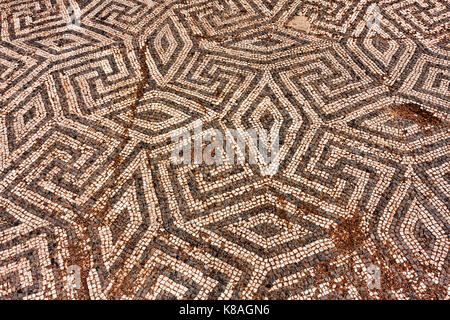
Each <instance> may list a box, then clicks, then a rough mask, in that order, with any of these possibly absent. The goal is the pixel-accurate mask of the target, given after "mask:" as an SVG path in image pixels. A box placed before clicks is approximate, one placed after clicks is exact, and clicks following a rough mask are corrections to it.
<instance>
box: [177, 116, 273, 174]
mask: <svg viewBox="0 0 450 320" xmlns="http://www.w3.org/2000/svg"><path fill="white" fill-rule="evenodd" d="M192 131H193V135H192V134H191V130H182V131H177V132H174V133H173V134H172V135H171V139H172V142H173V143H175V148H174V149H173V151H172V156H171V160H172V162H173V163H174V164H176V165H180V164H185V165H190V164H197V165H203V164H205V165H213V164H214V165H223V164H225V165H233V164H238V165H242V164H244V163H248V164H251V165H259V166H260V168H261V172H262V174H263V175H274V174H275V173H276V172H277V171H278V167H279V160H280V159H279V155H280V154H279V149H280V145H279V132H278V130H277V128H274V127H273V128H272V130H270V132H268V131H267V130H264V129H261V128H260V129H248V130H242V129H238V130H236V129H226V130H222V131H221V130H218V129H214V128H209V129H207V130H203V123H202V121H201V120H197V121H196V122H195V123H194V127H193V130H192Z"/></svg>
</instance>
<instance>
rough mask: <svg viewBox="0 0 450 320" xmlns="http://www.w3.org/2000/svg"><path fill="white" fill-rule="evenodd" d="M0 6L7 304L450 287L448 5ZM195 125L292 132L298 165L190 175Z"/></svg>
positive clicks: (434, 0) (414, 291)
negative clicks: (372, 283)
mask: <svg viewBox="0 0 450 320" xmlns="http://www.w3.org/2000/svg"><path fill="white" fill-rule="evenodd" d="M374 3H376V4H377V5H378V8H379V9H380V11H379V12H380V15H381V16H380V17H379V22H380V24H379V26H378V28H377V29H376V30H373V29H371V28H369V27H368V24H367V21H368V20H370V18H371V17H370V12H369V10H368V9H369V8H370V7H371V5H373V4H374ZM68 8H79V11H80V13H81V14H80V17H79V22H80V23H79V25H69V24H68V20H69V21H70V19H72V18H73V17H72V16H71V13H70V11H69V10H68ZM0 15H1V23H0V93H1V100H0V110H1V112H0V298H1V299H174V298H175V299H266V298H269V299H408V298H413V299H448V298H450V290H449V288H450V286H449V279H450V278H449V277H450V242H449V239H450V199H449V197H450V126H449V124H450V95H449V92H450V70H449V65H450V40H449V37H448V34H449V26H450V5H449V3H448V1H445V0H407V1H393V0H383V1H369V0H362V1H341V0H339V1H331V0H308V1H300V0H220V1H219V0H211V1H210V0H208V1H207V0H192V1H185V0H178V1H177V0H165V1H162V0H161V1H152V0H93V1H87V0H33V1H30V0H2V1H0ZM296 17H297V19H300V20H301V21H303V22H302V23H303V25H302V26H300V27H298V25H297V27H296V25H295V23H292V21H295V19H296ZM198 120H202V121H203V123H204V128H205V129H208V128H222V129H223V128H232V129H246V128H248V127H249V126H251V125H252V124H257V125H260V126H263V127H265V128H271V127H272V126H279V127H280V128H281V139H280V143H281V147H280V159H281V160H280V168H279V171H278V172H277V173H276V174H275V175H274V176H264V175H263V174H261V168H260V167H259V166H258V165H250V164H241V165H233V166H231V165H221V166H207V165H194V164H193V165H181V166H176V165H174V164H173V163H172V162H171V161H170V152H171V150H172V148H173V144H172V142H171V140H170V135H171V133H173V132H175V131H176V130H180V129H181V128H185V129H187V130H192V128H193V127H192V126H193V123H194V122H195V121H198ZM73 266H77V267H78V268H79V278H80V281H81V283H79V285H75V286H74V285H68V284H69V283H70V281H72V273H73ZM373 266H375V267H376V268H378V269H379V271H380V276H381V281H380V282H381V286H380V287H379V288H372V287H368V285H367V279H368V277H370V272H371V268H372V267H373Z"/></svg>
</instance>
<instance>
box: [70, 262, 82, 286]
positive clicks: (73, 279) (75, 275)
mask: <svg viewBox="0 0 450 320" xmlns="http://www.w3.org/2000/svg"><path fill="white" fill-rule="evenodd" d="M67 271H68V279H67V286H68V287H69V289H77V290H79V289H80V288H81V268H80V266H77V265H76V264H74V265H71V266H69V267H68V268H67Z"/></svg>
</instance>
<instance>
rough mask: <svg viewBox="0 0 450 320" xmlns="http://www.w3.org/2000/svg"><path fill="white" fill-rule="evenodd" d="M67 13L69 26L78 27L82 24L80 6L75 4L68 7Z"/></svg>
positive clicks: (71, 27)
mask: <svg viewBox="0 0 450 320" xmlns="http://www.w3.org/2000/svg"><path fill="white" fill-rule="evenodd" d="M67 13H68V15H69V17H68V19H67V28H69V29H76V28H79V27H80V26H81V10H80V7H79V6H78V5H77V4H75V5H73V6H69V7H68V8H67Z"/></svg>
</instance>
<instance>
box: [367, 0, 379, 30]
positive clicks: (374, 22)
mask: <svg viewBox="0 0 450 320" xmlns="http://www.w3.org/2000/svg"><path fill="white" fill-rule="evenodd" d="M367 14H368V15H369V18H368V19H367V21H366V26H367V28H369V30H370V31H372V30H373V31H375V32H377V31H379V30H381V19H382V18H383V16H382V15H381V9H380V7H379V6H377V5H376V4H372V5H371V6H370V7H369V8H368V9H367Z"/></svg>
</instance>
